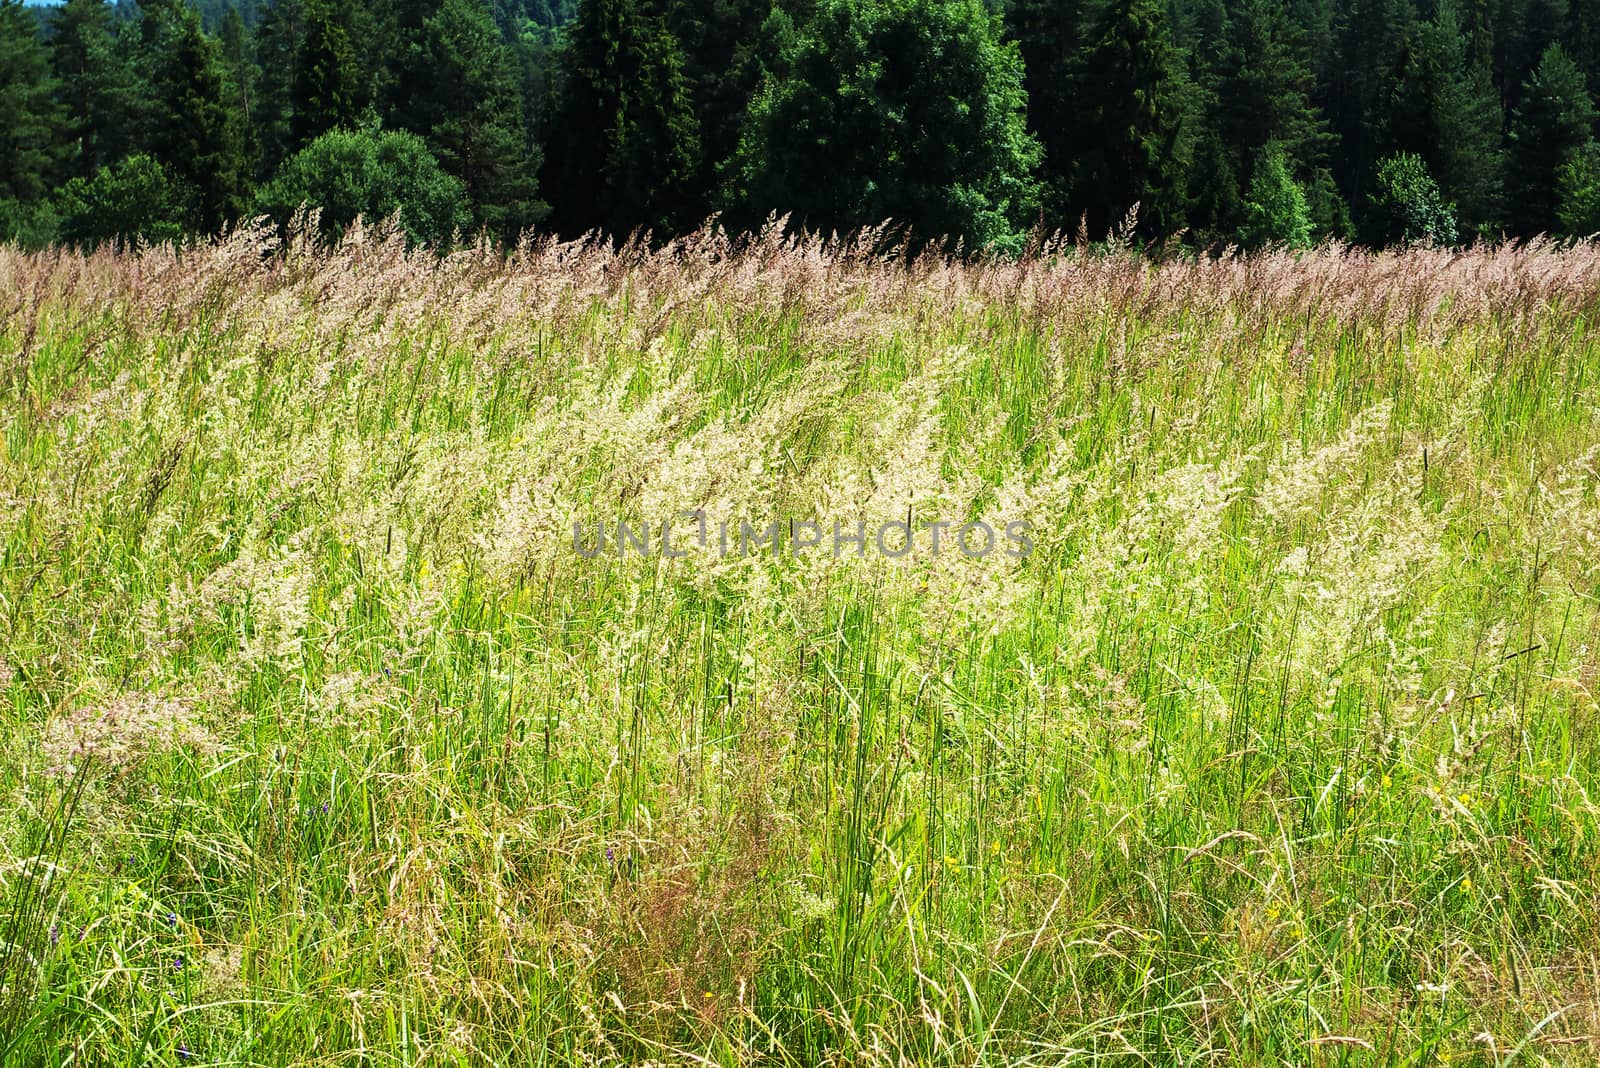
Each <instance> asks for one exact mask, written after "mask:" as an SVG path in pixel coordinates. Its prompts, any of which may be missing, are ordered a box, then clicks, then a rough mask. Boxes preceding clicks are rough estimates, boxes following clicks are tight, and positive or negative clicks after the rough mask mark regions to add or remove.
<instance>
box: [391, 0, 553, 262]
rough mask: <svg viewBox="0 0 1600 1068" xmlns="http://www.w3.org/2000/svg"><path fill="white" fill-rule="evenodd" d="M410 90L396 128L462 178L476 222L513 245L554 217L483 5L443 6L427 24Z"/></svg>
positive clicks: (504, 54)
mask: <svg viewBox="0 0 1600 1068" xmlns="http://www.w3.org/2000/svg"><path fill="white" fill-rule="evenodd" d="M419 40H420V48H419V50H418V51H417V52H416V53H414V54H413V59H414V61H417V62H419V63H420V66H421V68H422V69H423V70H425V71H426V80H425V81H421V82H419V83H413V84H412V85H411V87H410V88H411V90H412V92H411V95H410V98H409V100H408V101H407V103H406V106H405V107H404V109H403V110H402V111H401V112H400V113H399V114H398V115H397V116H396V117H395V118H396V124H397V125H400V126H402V127H403V128H406V129H409V130H411V131H412V132H414V133H416V134H418V135H420V136H421V137H422V138H423V139H424V140H425V141H426V142H427V144H428V147H429V149H430V150H431V151H432V152H433V154H434V155H435V156H436V157H438V160H439V164H440V166H442V167H443V168H444V169H445V170H446V171H447V172H448V173H450V174H453V175H455V176H456V177H457V178H459V179H461V182H462V184H463V185H464V186H465V187H466V190H467V196H468V198H469V199H470V201H471V203H472V209H473V216H474V219H475V221H476V222H477V223H478V224H480V225H482V226H485V227H487V228H488V229H489V231H490V232H491V233H493V234H494V235H495V236H497V237H500V238H502V239H507V240H509V239H514V238H515V237H516V236H517V235H518V234H520V233H521V232H522V231H523V230H524V229H526V228H527V227H530V226H532V225H533V224H535V223H536V222H538V221H539V220H541V219H542V218H544V216H545V213H546V212H547V210H548V209H547V207H546V205H545V204H544V203H543V202H542V201H541V200H539V198H538V196H537V186H536V183H535V179H534V176H535V173H536V171H537V169H538V158H537V154H536V153H535V151H534V149H533V146H532V144H531V143H530V140H529V137H528V128H527V125H526V123H525V122H524V120H523V114H522V96H521V94H520V92H519V91H518V88H517V81H516V76H515V74H514V72H513V68H512V65H511V59H510V53H509V52H508V50H507V49H506V47H505V45H504V43H503V42H502V41H501V39H500V31H499V30H498V29H497V28H496V27H495V24H494V20H493V19H491V18H490V17H489V10H488V8H486V7H485V6H484V5H483V3H482V2H481V0H442V2H441V3H440V4H439V5H438V8H437V10H436V11H434V12H433V13H432V14H430V15H428V16H427V17H426V18H425V19H424V21H423V24H422V29H421V33H420V38H419Z"/></svg>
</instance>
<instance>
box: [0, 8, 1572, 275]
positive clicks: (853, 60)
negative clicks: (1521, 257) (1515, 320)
mask: <svg viewBox="0 0 1600 1068" xmlns="http://www.w3.org/2000/svg"><path fill="white" fill-rule="evenodd" d="M1597 78H1600V2H1597V0H1575V2H1573V3H1571V4H1570V6H1569V5H1568V4H1567V3H1566V2H1565V0H1472V2H1469V0H1006V2H1003V3H999V4H995V3H984V2H981V0H871V2H868V0H492V2H490V3H487V4H486V3H485V2H484V0H277V2H270V0H244V2H242V3H231V2H227V0H224V2H222V3H218V2H216V0H208V2H207V3H205V4H202V5H200V6H190V5H188V4H185V3H184V2H182V0H139V2H137V3H134V2H130V0H118V3H116V4H115V5H113V4H108V3H105V2H103V0H67V2H65V3H62V4H59V5H41V6H25V5H23V4H21V3H19V2H17V0H4V3H3V4H0V114H3V115H4V122H3V125H0V239H4V240H9V241H15V242H18V243H19V244H21V245H23V246H25V247H37V246H42V245H46V244H50V243H52V242H62V243H69V244H75V245H80V246H93V245H96V244H98V243H101V242H105V241H108V240H115V241H128V240H131V239H135V238H137V239H142V240H144V241H146V242H160V241H166V240H172V239H176V238H181V237H184V236H186V235H207V234H215V233H219V232H221V231H222V230H224V229H226V228H227V227H229V226H230V225H232V224H234V223H235V222H237V221H239V220H241V219H246V218H252V217H257V216H271V217H272V218H274V219H275V220H277V221H278V222H279V223H280V224H285V225H286V224H288V223H289V222H290V220H291V218H292V217H293V216H294V215H295V213H296V211H297V210H298V209H299V208H300V207H301V206H302V205H307V206H310V207H313V208H316V209H319V210H320V216H319V218H320V224H321V227H322V230H323V231H324V233H326V234H327V235H328V236H330V237H332V236H336V235H337V234H338V233H340V232H341V231H342V230H343V229H344V228H346V227H347V226H348V225H349V224H350V223H351V222H352V221H353V220H354V219H355V218H356V217H358V216H365V217H366V218H368V219H386V218H391V217H395V216H398V218H399V221H400V223H401V225H402V226H403V227H404V229H405V231H406V233H407V234H408V235H409V237H410V238H411V239H412V240H413V241H414V242H417V243H423V244H429V245H436V246H441V247H443V246H448V245H451V244H454V243H460V242H463V241H466V240H469V239H477V238H481V237H488V238H491V239H493V240H495V241H498V242H505V243H511V242H514V241H516V240H517V239H518V238H519V237H520V236H522V235H524V234H525V233H527V232H528V231H529V230H530V229H532V230H535V231H536V232H541V233H555V234H559V235H564V236H577V235H581V234H585V233H590V232H596V231H598V232H601V233H605V234H609V235H615V236H618V237H626V236H627V235H629V234H635V233H648V234H649V235H651V236H652V237H654V238H655V239H657V240H661V239H666V238H670V237H672V236H674V235H678V234H683V233H687V232H689V231H692V230H695V229H696V228H698V227H700V226H702V225H703V224H704V223H705V222H706V221H707V220H708V219H711V218H713V217H714V218H716V219H717V220H718V223H719V225H721V226H723V227H725V228H726V229H727V230H728V231H730V232H733V233H739V232H744V231H751V230H755V229H759V228H761V227H762V226H764V225H766V224H768V222H769V221H772V220H783V221H784V222H785V224H786V225H787V226H789V227H791V228H804V229H805V230H808V231H811V232H820V233H828V232H834V231H853V230H859V229H862V228H867V227H878V226H884V225H887V227H888V228H889V231H890V232H893V233H896V234H899V235H903V236H904V237H905V238H907V239H909V240H911V241H914V242H927V241H943V242H945V243H946V244H947V246H948V247H951V248H963V247H964V248H966V249H968V250H974V249H992V250H998V251H1002V252H1004V251H1008V250H1009V251H1016V250H1020V249H1022V248H1024V247H1025V246H1026V245H1027V243H1028V242H1029V240H1030V235H1039V234H1046V233H1067V234H1080V235H1083V236H1085V237H1086V238H1088V239H1089V240H1099V239H1101V238H1104V237H1106V236H1108V235H1114V236H1116V237H1117V238H1118V239H1119V240H1125V241H1131V242H1138V243H1140V244H1142V245H1154V244H1158V243H1159V244H1173V243H1176V244H1179V245H1182V246H1184V247H1189V248H1197V249H1224V248H1227V247H1229V246H1237V247H1241V248H1247V249H1248V248H1257V247H1263V246H1287V247H1291V248H1293V247H1306V246H1309V245H1312V244H1315V243H1318V242H1321V241H1326V240H1330V239H1331V240H1335V241H1343V242H1352V243H1359V244H1363V245H1373V246H1380V245H1395V244H1412V243H1424V244H1433V245H1465V244H1470V243H1472V242H1474V241H1477V240H1490V241H1499V240H1504V239H1515V238H1527V237H1531V236H1533V235H1536V234H1550V235H1571V236H1584V235H1587V234H1590V233H1591V232H1594V231H1597V230H1600V145H1597V143H1596V139H1595V133H1596V115H1597V113H1596V108H1595V103H1594V97H1593V95H1592V87H1593V86H1595V85H1596V84H1597Z"/></svg>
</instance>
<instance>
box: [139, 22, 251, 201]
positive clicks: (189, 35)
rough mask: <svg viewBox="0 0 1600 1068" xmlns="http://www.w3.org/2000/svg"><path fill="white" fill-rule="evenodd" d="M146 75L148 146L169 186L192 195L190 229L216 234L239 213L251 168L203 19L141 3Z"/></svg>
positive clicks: (219, 56) (216, 50) (219, 58)
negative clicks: (177, 186)
mask: <svg viewBox="0 0 1600 1068" xmlns="http://www.w3.org/2000/svg"><path fill="white" fill-rule="evenodd" d="M141 7H142V9H143V11H144V23H143V30H144V35H145V45H146V55H145V60H146V63H147V65H148V69H149V70H150V72H151V74H150V81H149V89H150V95H151V113H150V117H149V123H150V128H149V132H148V135H147V138H146V144H147V145H148V147H149V149H150V154H151V155H153V156H154V157H155V158H156V159H157V160H158V161H159V162H160V164H161V166H162V169H163V170H164V171H165V172H166V173H167V174H168V175H170V176H171V177H172V179H173V180H174V181H175V182H177V183H179V184H180V185H183V186H185V187H187V188H190V189H193V190H194V193H195V198H194V214H193V217H192V218H191V219H189V220H188V222H189V224H190V225H191V226H192V227H193V228H195V229H197V230H201V231H203V232H207V233H210V232H215V231H217V230H219V229H220V228H221V227H222V226H223V225H224V224H225V223H226V222H227V221H228V220H230V219H233V218H237V217H238V215H239V213H240V211H241V209H242V208H243V206H244V194H245V191H246V188H247V185H248V182H249V174H248V171H249V167H248V164H247V161H246V159H245V154H244V131H243V128H242V126H241V124H240V120H239V116H238V115H236V114H235V113H234V111H233V110H232V109H231V108H230V107H229V106H228V98H229V96H230V94H229V93H228V89H227V77H226V71H225V68H224V66H223V63H222V54H221V50H220V48H219V47H218V45H217V42H216V40H215V39H214V38H212V37H210V36H208V35H207V34H206V33H205V31H204V30H202V29H201V27H200V16H199V15H198V14H196V13H195V12H194V11H193V10H192V9H190V8H188V7H185V6H182V5H181V4H179V3H178V2H177V0H141Z"/></svg>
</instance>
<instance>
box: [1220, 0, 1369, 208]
mask: <svg viewBox="0 0 1600 1068" xmlns="http://www.w3.org/2000/svg"><path fill="white" fill-rule="evenodd" d="M1227 33H1228V43H1227V49H1226V52H1225V58H1224V60H1223V62H1222V65H1221V69H1220V70H1218V71H1217V72H1216V73H1215V74H1214V76H1213V85H1212V88H1211V95H1212V98H1213V100H1214V105H1213V106H1214V111H1213V114H1212V127H1213V130H1214V136H1215V138H1216V139H1217V140H1218V141H1219V142H1220V144H1218V145H1215V146H1213V147H1211V148H1210V149H1209V150H1208V151H1207V152H1206V153H1204V154H1203V156H1202V158H1203V159H1209V158H1215V157H1217V156H1221V157H1223V159H1225V160H1226V162H1227V166H1226V167H1222V166H1219V165H1217V164H1216V163H1213V164H1212V165H1211V174H1212V175H1213V177H1212V181H1214V182H1222V181H1226V180H1229V179H1232V180H1234V181H1243V180H1244V178H1245V176H1246V175H1253V174H1255V173H1257V171H1258V169H1259V167H1260V166H1261V162H1260V161H1261V160H1262V158H1263V154H1264V153H1265V152H1266V149H1267V148H1268V146H1269V145H1270V146H1274V151H1273V152H1271V153H1267V155H1271V156H1273V157H1274V158H1277V157H1279V156H1281V158H1282V160H1283V163H1284V166H1285V167H1287V168H1288V170H1289V172H1290V173H1291V175H1292V176H1293V178H1294V180H1295V182H1296V183H1297V185H1298V187H1299V188H1300V189H1301V190H1302V193H1303V195H1305V197H1306V199H1307V204H1308V210H1309V211H1310V213H1311V220H1312V225H1313V227H1314V228H1315V229H1316V230H1317V231H1318V232H1319V233H1334V234H1342V233H1343V232H1344V231H1345V230H1346V229H1347V228H1348V220H1347V219H1346V217H1345V209H1344V205H1343V202H1342V201H1341V199H1340V197H1339V194H1338V191H1337V189H1336V188H1335V186H1334V182H1333V178H1332V175H1331V174H1330V173H1329V170H1328V163H1327V160H1328V147H1329V145H1330V143H1331V141H1332V135H1331V133H1330V131H1329V130H1328V126H1327V122H1326V120H1325V119H1324V117H1323V115H1322V114H1321V113H1320V112H1319V111H1318V110H1317V108H1316V106H1315V104H1314V103H1313V94H1314V93H1315V91H1316V82H1315V78H1314V77H1313V75H1312V73H1311V68H1310V64H1309V62H1308V61H1307V59H1306V57H1305V54H1304V50H1303V47H1302V44H1301V42H1300V40H1299V38H1298V36H1297V35H1296V33H1295V29H1294V27H1293V26H1292V25H1291V24H1290V23H1289V22H1288V20H1287V17H1286V15H1285V13H1284V9H1283V8H1282V7H1281V6H1279V5H1278V4H1276V3H1274V2H1273V0H1242V2H1241V3H1240V4H1239V6H1238V8H1237V9H1236V10H1235V11H1233V12H1232V13H1231V16H1230V18H1229V20H1228V29H1227ZM1219 162H1220V161H1219ZM1201 200H1202V203H1209V204H1211V205H1214V206H1215V207H1216V208H1219V209H1222V208H1226V207H1229V206H1232V205H1240V206H1242V205H1243V203H1244V198H1243V196H1242V194H1241V193H1240V192H1239V191H1238V190H1237V188H1235V189H1215V190H1212V191H1210V192H1209V193H1207V192H1206V191H1204V190H1202V191H1201ZM1205 222H1206V223H1207V224H1208V225H1209V227H1210V228H1212V229H1213V230H1216V231H1218V232H1223V233H1226V232H1229V231H1232V230H1236V229H1237V228H1238V227H1240V226H1242V225H1244V224H1245V222H1246V220H1245V219H1244V218H1242V217H1234V218H1228V217H1226V216H1213V217H1212V218H1210V219H1206V220H1205Z"/></svg>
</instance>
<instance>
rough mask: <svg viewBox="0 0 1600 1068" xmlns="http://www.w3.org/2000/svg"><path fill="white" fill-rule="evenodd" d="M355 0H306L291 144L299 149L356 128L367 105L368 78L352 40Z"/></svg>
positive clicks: (294, 87)
mask: <svg viewBox="0 0 1600 1068" xmlns="http://www.w3.org/2000/svg"><path fill="white" fill-rule="evenodd" d="M351 6H352V5H351V4H350V2H349V0H301V17H302V19H303V20H304V22H303V24H304V27H305V34H304V37H303V39H302V40H301V42H300V48H299V52H298V55H297V57H296V62H295V65H294V80H293V83H292V88H291V92H290V107H291V118H290V122H289V129H290V134H291V138H292V140H291V144H292V146H293V147H294V148H296V149H298V148H299V147H300V146H302V145H305V144H308V143H310V142H311V141H312V140H313V139H315V138H316V137H317V136H318V135H320V134H322V133H324V132H326V131H328V130H332V129H336V128H339V127H352V126H355V125H356V123H357V121H358V119H359V117H360V114H361V110H362V108H363V107H364V106H365V104H366V91H365V86H364V85H363V82H364V80H365V79H364V78H363V75H362V72H361V70H360V69H359V67H358V65H357V56H356V50H355V46H354V44H353V43H352V42H351V39H350V38H351V20H352V16H351Z"/></svg>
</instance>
